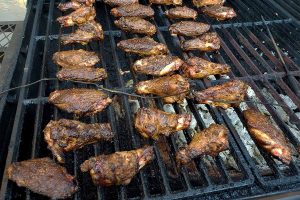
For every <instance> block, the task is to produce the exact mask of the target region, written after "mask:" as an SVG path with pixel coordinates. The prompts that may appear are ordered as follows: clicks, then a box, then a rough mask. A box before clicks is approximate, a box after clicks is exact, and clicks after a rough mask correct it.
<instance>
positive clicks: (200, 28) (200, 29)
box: [169, 21, 210, 36]
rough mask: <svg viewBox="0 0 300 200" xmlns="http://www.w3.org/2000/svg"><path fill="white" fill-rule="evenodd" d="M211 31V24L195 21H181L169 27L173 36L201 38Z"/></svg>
mask: <svg viewBox="0 0 300 200" xmlns="http://www.w3.org/2000/svg"><path fill="white" fill-rule="evenodd" d="M209 29H210V25H209V24H205V23H201V22H194V21H181V22H177V23H175V24H172V25H171V26H170V27H169V31H170V33H171V35H175V36H176V35H183V36H199V35H202V34H203V33H206V32H207V31H208V30H209Z"/></svg>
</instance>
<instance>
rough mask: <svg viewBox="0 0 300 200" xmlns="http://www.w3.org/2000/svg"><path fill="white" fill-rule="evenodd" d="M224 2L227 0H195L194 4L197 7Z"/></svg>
mask: <svg viewBox="0 0 300 200" xmlns="http://www.w3.org/2000/svg"><path fill="white" fill-rule="evenodd" d="M224 3H225V0H193V4H194V5H195V6H196V7H204V6H212V5H223V4H224Z"/></svg>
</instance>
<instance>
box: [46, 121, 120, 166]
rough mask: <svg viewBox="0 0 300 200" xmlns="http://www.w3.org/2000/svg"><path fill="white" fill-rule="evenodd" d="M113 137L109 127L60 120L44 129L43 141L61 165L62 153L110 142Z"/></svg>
mask: <svg viewBox="0 0 300 200" xmlns="http://www.w3.org/2000/svg"><path fill="white" fill-rule="evenodd" d="M113 137H114V134H113V133H112V132H111V127H110V125H109V124H108V123H107V124H99V123H95V124H86V123H82V122H80V121H76V120H69V119H60V120H58V121H52V120H51V121H50V122H49V123H48V124H47V126H46V127H45V129H44V139H45V141H46V142H47V144H48V148H49V149H50V150H51V151H52V153H53V155H54V156H55V157H56V159H57V160H58V161H59V162H61V163H63V162H64V152H69V151H73V150H75V149H79V148H82V147H84V146H85V145H88V144H93V143H96V142H98V141H101V140H106V141H110V140H112V139H113Z"/></svg>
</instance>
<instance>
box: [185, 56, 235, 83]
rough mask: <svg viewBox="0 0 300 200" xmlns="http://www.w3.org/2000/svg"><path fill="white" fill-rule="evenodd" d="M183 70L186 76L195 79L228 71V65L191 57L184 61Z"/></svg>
mask: <svg viewBox="0 0 300 200" xmlns="http://www.w3.org/2000/svg"><path fill="white" fill-rule="evenodd" d="M183 71H184V74H185V76H186V77H189V78H193V79H197V78H205V77H208V76H210V75H217V74H226V73H228V72H229V71H230V67H229V65H227V64H219V63H213V62H210V61H208V60H205V59H203V58H199V57H192V58H189V59H188V60H186V61H185V64H184V65H183Z"/></svg>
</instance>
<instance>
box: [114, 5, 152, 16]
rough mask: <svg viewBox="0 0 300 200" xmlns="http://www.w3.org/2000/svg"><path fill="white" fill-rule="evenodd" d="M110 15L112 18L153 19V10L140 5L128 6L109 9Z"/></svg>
mask: <svg viewBox="0 0 300 200" xmlns="http://www.w3.org/2000/svg"><path fill="white" fill-rule="evenodd" d="M110 13H111V14H112V15H113V16H114V17H141V18H146V17H153V16H154V10H153V9H152V8H151V7H150V6H145V5H142V4H138V3H135V4H130V5H125V6H120V7H117V8H113V9H111V11H110Z"/></svg>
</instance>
